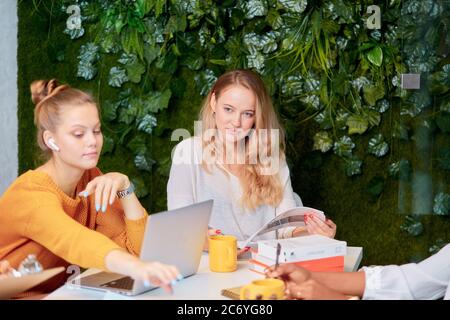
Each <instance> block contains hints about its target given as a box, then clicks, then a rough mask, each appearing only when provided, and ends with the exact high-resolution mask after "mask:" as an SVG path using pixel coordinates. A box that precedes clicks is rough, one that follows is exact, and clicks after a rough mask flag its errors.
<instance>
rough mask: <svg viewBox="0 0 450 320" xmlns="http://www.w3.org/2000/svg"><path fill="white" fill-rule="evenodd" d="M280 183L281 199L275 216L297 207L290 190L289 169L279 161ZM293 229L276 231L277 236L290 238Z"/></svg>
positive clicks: (283, 162)
mask: <svg viewBox="0 0 450 320" xmlns="http://www.w3.org/2000/svg"><path fill="white" fill-rule="evenodd" d="M279 177H280V182H281V185H282V186H283V199H282V200H281V202H280V204H279V205H278V206H277V208H276V215H279V214H280V213H283V212H285V211H287V210H289V209H292V208H295V207H297V205H296V203H295V198H294V191H293V190H292V185H291V177H290V173H289V167H288V166H287V163H286V161H285V160H283V161H280V175H279ZM300 202H301V200H300ZM294 229H295V227H286V228H282V229H279V230H278V235H279V237H280V238H282V239H285V238H290V237H292V232H293V231H294Z"/></svg>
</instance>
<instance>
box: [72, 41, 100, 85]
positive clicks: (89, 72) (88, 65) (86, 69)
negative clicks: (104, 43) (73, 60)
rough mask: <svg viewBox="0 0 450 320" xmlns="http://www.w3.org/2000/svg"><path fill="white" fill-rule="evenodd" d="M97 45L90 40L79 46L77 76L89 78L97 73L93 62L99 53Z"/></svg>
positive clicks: (96, 59)
mask: <svg viewBox="0 0 450 320" xmlns="http://www.w3.org/2000/svg"><path fill="white" fill-rule="evenodd" d="M98 51H99V47H98V46H97V45H95V44H94V43H92V42H88V43H86V44H84V45H82V46H81V48H80V54H79V55H78V59H79V62H78V69H77V77H81V78H84V79H85V80H91V79H93V78H94V77H95V75H96V74H97V68H96V67H95V63H96V62H97V61H98V59H99V57H100V55H99V53H98Z"/></svg>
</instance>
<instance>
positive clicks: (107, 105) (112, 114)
mask: <svg viewBox="0 0 450 320" xmlns="http://www.w3.org/2000/svg"><path fill="white" fill-rule="evenodd" d="M119 104H120V103H112V102H111V101H109V100H107V101H105V102H104V103H103V104H102V117H103V119H104V120H106V121H108V122H110V121H113V120H114V119H116V118H117V108H118V107H119Z"/></svg>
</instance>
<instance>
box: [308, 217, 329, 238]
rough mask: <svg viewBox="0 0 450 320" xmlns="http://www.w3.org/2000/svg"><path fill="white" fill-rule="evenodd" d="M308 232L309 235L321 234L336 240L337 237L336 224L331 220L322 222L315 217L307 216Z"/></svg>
mask: <svg viewBox="0 0 450 320" xmlns="http://www.w3.org/2000/svg"><path fill="white" fill-rule="evenodd" d="M305 223H306V230H307V231H308V233H309V234H321V235H323V236H326V237H329V238H334V236H335V235H336V224H335V223H334V222H333V221H331V220H330V219H325V221H322V220H320V219H319V218H317V217H316V216H315V215H309V216H305Z"/></svg>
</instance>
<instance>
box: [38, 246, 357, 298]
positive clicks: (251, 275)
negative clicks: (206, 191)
mask: <svg viewBox="0 0 450 320" xmlns="http://www.w3.org/2000/svg"><path fill="white" fill-rule="evenodd" d="M361 259H362V248H361V247H347V255H346V256H345V259H344V270H345V271H356V270H357V269H358V267H359V264H360V263H361ZM248 267H249V263H248V261H247V260H242V261H241V260H239V261H238V269H237V270H236V271H235V272H228V273H216V272H211V271H210V270H209V267H208V254H203V255H202V258H201V261H200V266H199V269H198V272H197V273H196V274H195V275H193V276H190V277H187V278H185V279H183V280H182V281H180V282H179V283H177V284H176V285H175V286H173V291H174V293H173V294H172V295H170V294H168V293H166V292H165V291H164V290H163V289H161V288H158V289H154V290H151V291H148V292H145V293H143V294H140V295H138V296H134V297H128V296H124V295H120V294H116V293H112V292H102V291H96V290H91V289H84V288H79V287H74V286H71V285H67V284H66V285H64V286H62V287H61V288H59V289H57V290H55V291H54V292H52V293H51V294H49V295H48V296H47V297H46V298H45V299H50V300H104V299H107V300H115V299H118V300H128V299H132V300H150V299H156V300H161V299H163V300H219V299H228V298H226V297H224V296H222V295H221V294H220V291H221V290H222V289H224V288H232V287H238V286H242V285H245V284H247V283H249V282H250V281H252V280H256V279H261V278H263V276H262V275H259V274H257V273H255V272H252V271H250V270H249V269H248ZM99 271H100V270H96V269H89V270H86V271H85V272H84V273H83V274H81V275H80V276H81V277H83V276H87V275H90V274H94V273H96V272H99Z"/></svg>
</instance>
